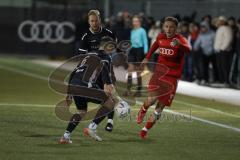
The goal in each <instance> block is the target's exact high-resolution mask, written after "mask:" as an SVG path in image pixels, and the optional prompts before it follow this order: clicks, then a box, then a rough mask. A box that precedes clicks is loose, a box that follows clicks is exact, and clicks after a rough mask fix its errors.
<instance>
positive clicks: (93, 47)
mask: <svg viewBox="0 0 240 160" xmlns="http://www.w3.org/2000/svg"><path fill="white" fill-rule="evenodd" d="M104 36H109V37H111V38H112V39H114V40H115V41H116V42H117V38H116V36H115V34H113V32H112V31H110V30H109V29H107V28H102V27H101V29H100V31H99V32H96V33H95V32H92V31H91V30H90V28H89V29H88V30H87V31H86V32H85V33H84V34H83V36H82V38H81V40H80V48H79V49H78V53H79V54H85V53H87V52H96V51H97V50H98V49H99V45H100V42H101V39H102V37H104Z"/></svg>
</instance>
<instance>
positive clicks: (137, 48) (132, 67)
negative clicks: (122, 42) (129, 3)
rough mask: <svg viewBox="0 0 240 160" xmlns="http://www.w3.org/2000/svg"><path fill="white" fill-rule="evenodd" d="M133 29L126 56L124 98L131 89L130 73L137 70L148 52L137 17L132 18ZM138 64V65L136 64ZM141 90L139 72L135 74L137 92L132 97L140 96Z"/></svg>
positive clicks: (144, 34)
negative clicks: (129, 48) (126, 68)
mask: <svg viewBox="0 0 240 160" xmlns="http://www.w3.org/2000/svg"><path fill="white" fill-rule="evenodd" d="M132 25H133V29H132V30H131V38H130V41H131V45H132V48H131V50H130V52H129V55H128V63H129V64H128V78H127V79H128V80H127V91H126V92H125V93H124V94H123V95H124V96H130V95H132V93H131V87H132V73H133V72H135V71H137V70H138V69H139V65H140V62H142V60H143V59H144V57H145V54H146V53H147V52H148V39H147V33H146V31H145V29H144V28H142V27H141V19H140V17H139V16H134V17H133V19H132ZM138 63H139V64H138ZM141 89H142V77H141V72H137V92H136V93H135V94H134V96H141V92H140V91H141Z"/></svg>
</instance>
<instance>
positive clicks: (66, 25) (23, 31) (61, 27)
mask: <svg viewBox="0 0 240 160" xmlns="http://www.w3.org/2000/svg"><path fill="white" fill-rule="evenodd" d="M74 32H75V25H74V24H73V23H71V22H67V21H64V22H57V21H50V22H46V21H37V22H34V21H31V20H26V21H23V22H22V23H21V24H20V25H19V27H18V36H19V38H20V39H21V40H22V41H24V42H38V43H45V42H49V43H58V42H61V43H71V42H73V41H74V38H75V37H74Z"/></svg>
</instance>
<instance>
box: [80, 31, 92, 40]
mask: <svg viewBox="0 0 240 160" xmlns="http://www.w3.org/2000/svg"><path fill="white" fill-rule="evenodd" d="M90 34H91V32H90V31H89V29H88V30H86V31H84V32H83V34H82V38H81V40H84V39H86V38H87V37H88V36H89V35H90Z"/></svg>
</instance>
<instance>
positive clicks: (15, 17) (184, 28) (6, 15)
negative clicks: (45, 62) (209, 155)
mask: <svg viewBox="0 0 240 160" xmlns="http://www.w3.org/2000/svg"><path fill="white" fill-rule="evenodd" d="M239 7H240V1H238V0H138V1H136V0H119V1H114V0H1V1H0V23H1V24H0V35H1V36H0V42H1V46H0V56H1V55H22V56H28V57H32V56H34V57H35V56H41V57H46V58H49V59H66V58H69V57H71V56H73V55H75V54H76V53H77V48H78V42H79V39H80V38H81V35H82V33H83V32H84V31H85V30H86V29H88V24H87V12H88V11H89V10H90V9H98V10H100V12H101V16H102V21H103V25H104V26H105V27H107V28H110V29H111V30H112V31H114V32H115V34H116V35H117V37H118V40H128V39H129V37H130V31H131V24H132V23H131V18H132V16H133V15H135V14H138V15H140V16H141V18H142V26H143V27H144V28H145V30H146V31H147V33H148V39H149V46H150V45H151V43H152V42H153V41H154V40H155V38H156V36H157V34H158V33H160V32H162V29H161V27H162V23H161V21H162V19H163V18H164V17H165V16H174V17H176V18H178V20H179V21H180V25H179V30H178V32H179V33H181V34H183V35H184V36H185V37H186V38H187V39H188V40H189V43H191V45H192V48H193V49H192V54H190V55H189V56H186V57H185V67H184V73H183V77H182V79H183V80H185V81H190V82H195V83H197V84H200V85H210V84H211V85H212V86H213V87H233V88H239V86H240V65H239V63H238V62H239V57H240V56H239V55H240V53H239V52H240V51H239V50H240V49H239V46H240V45H239V43H240V38H239V37H240V36H239V27H240V19H239V18H240V15H239ZM221 25H227V26H228V28H230V30H231V32H229V34H231V36H230V37H228V38H229V43H228V42H226V43H227V44H226V47H225V48H226V52H228V53H226V54H227V56H225V57H222V58H221V56H218V54H217V53H219V52H221V51H220V50H218V49H217V48H216V47H215V46H214V43H215V41H216V35H215V33H216V32H217V30H218V29H219V28H220V26H221ZM204 28H207V31H206V34H208V31H211V32H213V33H214V35H212V36H214V38H213V39H214V41H213V42H208V41H209V39H208V38H206V37H204V35H203V39H202V37H201V40H202V41H203V42H206V43H204V44H203V43H201V44H198V45H195V46H194V43H195V41H196V40H197V39H198V37H200V36H199V35H201V34H204V33H205V32H204ZM209 36H211V35H210V34H209ZM204 38H205V39H204ZM220 41H221V39H220ZM223 43H225V42H223ZM203 48H205V49H203ZM206 48H209V50H212V51H210V52H211V53H206V52H205V50H206ZM226 54H225V55H226ZM219 55H220V54H219ZM223 59H224V60H223ZM155 60H156V57H155V58H154V57H153V61H155ZM226 74H227V75H226Z"/></svg>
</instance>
